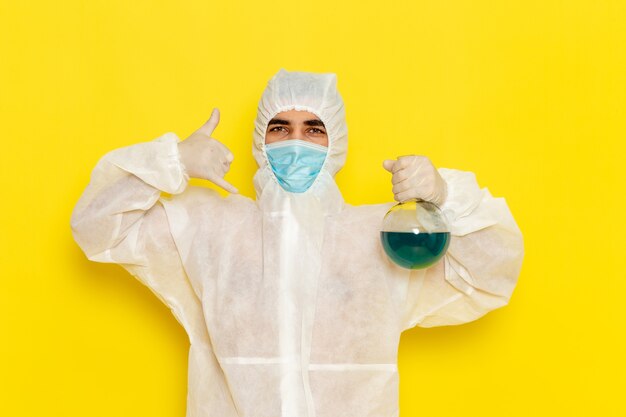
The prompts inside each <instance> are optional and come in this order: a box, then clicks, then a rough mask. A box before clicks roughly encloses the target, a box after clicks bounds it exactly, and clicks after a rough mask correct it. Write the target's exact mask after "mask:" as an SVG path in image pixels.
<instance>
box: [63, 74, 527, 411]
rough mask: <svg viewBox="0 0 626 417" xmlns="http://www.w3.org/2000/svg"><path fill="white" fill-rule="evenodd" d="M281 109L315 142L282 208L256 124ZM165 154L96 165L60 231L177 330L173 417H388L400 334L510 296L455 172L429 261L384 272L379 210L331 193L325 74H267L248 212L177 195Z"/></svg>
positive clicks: (334, 114)
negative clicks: (446, 242) (185, 364)
mask: <svg viewBox="0 0 626 417" xmlns="http://www.w3.org/2000/svg"><path fill="white" fill-rule="evenodd" d="M290 109H296V110H305V111H309V112H311V113H314V114H316V115H317V116H318V117H319V118H320V119H321V120H322V121H323V122H324V124H325V126H326V128H327V133H328V138H329V146H328V156H327V158H326V161H325V163H324V166H323V168H322V172H321V174H320V175H319V176H318V177H317V178H316V180H315V182H314V183H313V185H312V186H311V188H309V189H308V190H307V191H306V192H304V193H297V194H296V193H288V192H286V191H284V190H283V189H282V188H281V187H280V186H279V185H278V183H277V181H276V178H275V176H274V174H273V173H272V170H271V168H270V167H269V166H268V161H267V157H266V155H265V145H264V137H265V131H266V127H267V123H268V122H269V120H270V119H271V118H272V117H273V116H274V115H276V114H277V113H279V112H282V111H287V110H290ZM179 140H180V139H179V138H178V137H177V135H176V134H174V133H171V132H168V133H165V134H164V135H163V136H161V137H159V138H157V139H156V140H153V141H150V142H146V143H139V144H136V145H132V146H128V147H125V148H121V149H117V150H114V151H112V152H110V153H108V154H107V155H105V156H104V157H103V158H102V159H101V160H100V161H99V162H98V164H97V166H96V167H95V169H94V171H93V173H92V177H91V182H90V184H89V186H88V187H87V189H86V190H85V192H84V194H83V195H82V197H81V199H80V201H79V202H78V204H77V206H76V208H75V210H74V212H73V215H72V219H71V226H72V231H73V234H74V238H75V240H76V241H77V243H78V244H79V245H80V247H81V248H82V249H83V251H84V252H85V254H86V255H87V257H88V258H89V259H91V260H93V261H97V262H114V263H117V264H120V265H122V266H123V267H124V268H125V269H127V270H128V271H129V272H130V273H131V274H133V275H134V276H136V277H137V278H138V279H139V280H141V282H143V283H144V284H145V285H147V286H148V287H149V288H150V289H152V291H154V292H155V294H157V295H158V296H159V297H160V298H161V300H162V301H163V302H164V303H165V304H166V305H167V306H168V307H169V308H171V310H172V312H173V313H174V315H175V317H176V318H177V320H178V321H179V322H180V323H181V324H182V325H183V326H184V327H185V329H186V331H187V333H188V334H189V339H190V342H191V346H190V354H189V391H188V409H187V416H189V417H191V416H193V417H200V416H204V417H218V416H219V417H230V416H250V417H252V416H254V417H279V416H280V417H304V416H306V417H313V416H317V417H339V416H355V417H357V416H358V417H383V416H384V417H391V416H397V415H398V413H399V411H398V372H397V365H396V364H397V349H398V343H399V339H400V333H401V332H402V331H403V330H406V329H410V328H411V327H413V326H422V327H431V326H441V325H452V324H460V323H465V322H468V321H472V320H475V319H477V318H479V317H481V316H482V315H484V314H485V313H487V312H488V311H490V310H493V309H495V308H498V307H502V306H504V305H505V304H507V302H508V300H509V298H510V296H511V294H512V292H513V289H514V287H515V284H516V281H517V277H518V275H519V272H520V268H521V261H522V258H523V241H522V236H521V233H520V230H519V229H518V227H517V225H516V223H515V221H514V219H513V217H512V216H511V213H510V211H509V209H508V207H507V205H506V202H505V200H504V199H503V198H494V197H492V196H491V194H490V193H489V191H488V190H487V189H486V188H483V189H481V188H479V186H478V184H477V182H476V180H475V177H474V175H473V174H472V173H470V172H462V171H457V170H452V169H443V168H441V169H439V173H440V174H441V176H442V177H443V178H444V180H445V181H446V184H447V187H448V197H447V200H446V202H445V204H444V205H443V206H442V209H443V211H444V213H445V214H446V215H447V217H448V220H449V223H450V225H451V231H452V240H451V243H450V246H449V250H448V252H447V254H446V255H445V257H444V258H443V259H442V260H441V261H440V262H439V263H437V264H436V265H434V266H432V267H430V268H428V269H426V270H415V271H411V270H406V269H402V268H400V267H398V266H396V265H395V264H393V263H391V262H390V261H389V260H388V258H387V257H386V255H385V253H384V251H383V248H382V246H381V243H380V235H379V232H380V228H381V224H382V219H383V216H384V215H385V213H386V212H387V210H388V209H389V208H390V207H391V206H392V205H393V203H388V204H380V205H366V206H352V205H349V204H346V203H345V202H344V201H343V199H342V196H341V193H340V191H339V189H338V188H337V186H336V184H335V181H334V175H335V173H336V172H337V171H338V170H339V169H340V168H341V167H342V165H343V164H344V161H345V158H346V151H347V128H346V122H345V113H344V106H343V101H342V99H341V97H340V95H339V93H338V92H337V90H336V77H335V75H334V74H312V73H303V72H288V71H284V70H281V71H279V72H278V74H276V75H275V76H274V77H273V78H272V79H271V80H270V82H269V83H268V86H267V88H266V90H265V92H264V93H263V96H262V98H261V100H260V102H259V107H258V116H257V118H256V121H255V131H254V145H253V153H254V157H255V158H256V161H257V162H258V164H259V169H258V171H257V173H256V175H255V176H254V186H255V190H256V194H257V199H256V201H255V200H251V199H249V198H246V197H243V196H240V195H229V196H228V197H226V198H223V197H221V196H220V195H219V194H218V193H217V192H215V191H212V190H210V189H207V188H205V187H192V186H187V184H188V176H187V174H186V171H185V167H184V166H183V165H182V163H181V161H180V154H179V152H178V147H177V143H178V142H179ZM381 162H382V161H381ZM162 191H164V192H167V193H170V194H172V197H165V196H162V195H161V192H162Z"/></svg>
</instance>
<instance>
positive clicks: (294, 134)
mask: <svg viewBox="0 0 626 417" xmlns="http://www.w3.org/2000/svg"><path fill="white" fill-rule="evenodd" d="M292 139H304V133H303V132H301V131H300V129H294V130H292V131H291V133H289V136H287V140H292Z"/></svg>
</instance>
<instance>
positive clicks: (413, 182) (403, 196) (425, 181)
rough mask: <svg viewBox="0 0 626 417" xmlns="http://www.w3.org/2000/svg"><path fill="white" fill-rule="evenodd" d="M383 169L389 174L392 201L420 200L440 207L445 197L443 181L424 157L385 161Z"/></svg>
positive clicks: (409, 156) (416, 156) (410, 156)
mask: <svg viewBox="0 0 626 417" xmlns="http://www.w3.org/2000/svg"><path fill="white" fill-rule="evenodd" d="M383 168H385V169H386V170H387V171H389V172H391V173H392V174H393V176H392V177H391V183H392V184H393V189H392V191H393V196H394V199H395V200H396V201H398V202H400V203H402V202H404V201H407V200H410V199H412V198H421V199H422V200H426V201H430V202H431V203H434V204H436V205H438V206H439V207H441V205H442V204H443V203H444V202H445V200H446V196H447V187H446V182H445V181H444V179H443V178H442V177H441V175H439V172H438V171H437V169H436V168H435V166H434V165H433V164H432V162H430V159H428V158H427V157H425V156H418V155H408V156H401V157H399V158H398V159H396V160H393V159H387V160H385V161H384V162H383Z"/></svg>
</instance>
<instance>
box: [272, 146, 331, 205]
mask: <svg viewBox="0 0 626 417" xmlns="http://www.w3.org/2000/svg"><path fill="white" fill-rule="evenodd" d="M265 152H266V153H267V159H268V160H269V163H270V166H271V167H272V171H273V172H274V175H276V179H278V183H279V184H280V186H281V187H283V189H285V190H286V191H289V192H291V193H303V192H305V191H306V190H308V189H309V187H310V186H311V185H312V184H313V181H315V178H317V176H318V175H319V173H320V171H321V169H322V165H324V160H325V159H326V154H327V152H328V148H327V147H325V146H322V145H316V144H314V143H311V142H306V141H303V140H300V139H288V140H283V141H280V142H275V143H270V144H269V145H265Z"/></svg>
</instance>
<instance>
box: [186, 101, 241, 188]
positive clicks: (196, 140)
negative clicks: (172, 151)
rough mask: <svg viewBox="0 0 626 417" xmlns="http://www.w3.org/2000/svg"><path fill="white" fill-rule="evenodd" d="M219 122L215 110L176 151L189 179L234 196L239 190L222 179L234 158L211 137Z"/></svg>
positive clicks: (216, 110) (218, 114) (217, 111)
mask: <svg viewBox="0 0 626 417" xmlns="http://www.w3.org/2000/svg"><path fill="white" fill-rule="evenodd" d="M219 121H220V112H219V110H218V109H216V108H215V109H213V112H212V113H211V117H210V118H209V120H207V122H206V123H205V124H203V125H202V126H200V128H199V129H198V130H196V131H195V132H193V133H192V134H191V135H190V136H189V137H188V138H187V139H185V140H183V141H182V142H179V143H178V150H179V151H180V158H181V162H182V163H183V165H185V168H186V169H187V174H189V176H190V177H192V178H201V179H204V180H208V181H211V182H212V183H214V184H216V185H218V186H220V187H222V188H223V189H225V190H226V191H228V192H230V193H235V194H236V193H238V192H239V190H237V188H235V187H234V186H233V185H232V184H230V183H229V182H228V181H226V180H225V179H224V175H226V173H227V172H228V170H229V169H230V164H231V162H233V159H234V156H233V154H232V152H230V150H229V149H228V148H227V147H226V146H224V145H223V144H222V143H220V142H218V141H217V140H216V139H213V138H212V137H211V135H212V134H213V131H214V130H215V128H216V127H217V124H218V123H219Z"/></svg>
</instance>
